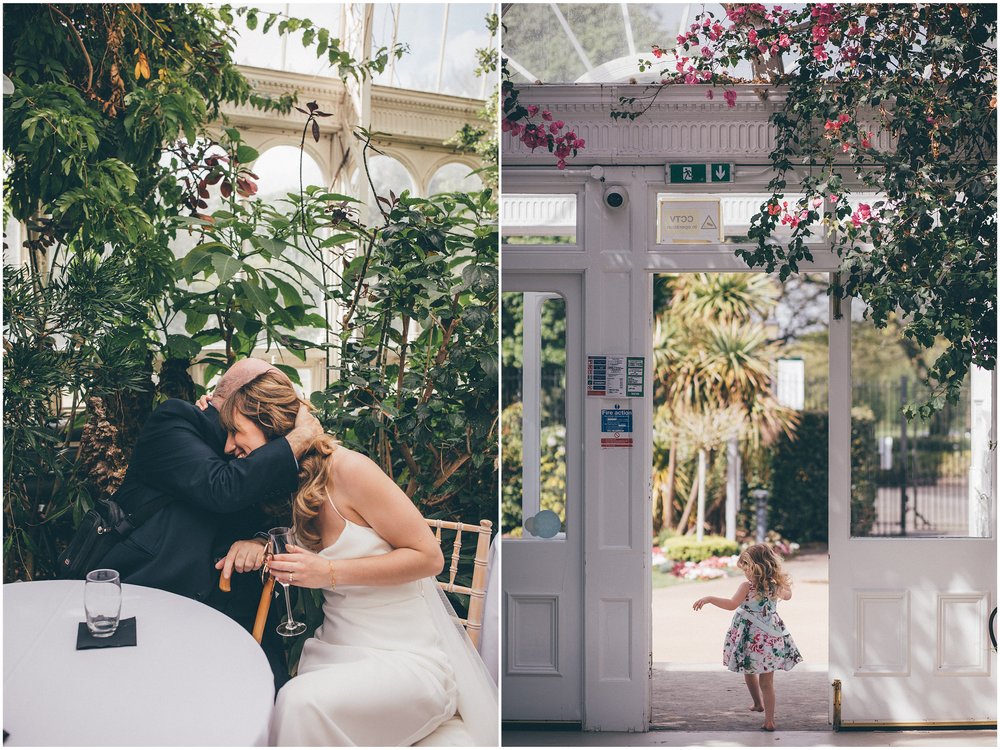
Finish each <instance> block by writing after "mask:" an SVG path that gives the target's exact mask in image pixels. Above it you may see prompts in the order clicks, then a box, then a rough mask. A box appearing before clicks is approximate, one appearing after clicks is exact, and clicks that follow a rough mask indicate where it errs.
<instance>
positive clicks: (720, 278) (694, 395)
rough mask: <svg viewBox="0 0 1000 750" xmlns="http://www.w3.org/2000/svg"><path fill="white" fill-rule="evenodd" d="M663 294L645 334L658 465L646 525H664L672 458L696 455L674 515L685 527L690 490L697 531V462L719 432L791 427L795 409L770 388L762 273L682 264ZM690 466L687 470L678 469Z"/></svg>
mask: <svg viewBox="0 0 1000 750" xmlns="http://www.w3.org/2000/svg"><path fill="white" fill-rule="evenodd" d="M661 283H662V284H664V286H665V289H664V291H665V292H666V295H667V297H668V299H669V302H668V304H667V306H666V307H665V309H663V310H662V311H661V312H660V313H659V314H658V316H657V320H656V328H655V334H654V367H655V383H656V397H657V400H658V402H659V403H660V404H661V406H660V407H659V408H658V410H657V413H656V415H655V417H654V441H655V443H656V448H657V450H656V453H657V454H658V456H659V458H660V461H659V463H658V465H659V466H660V467H662V465H663V460H662V459H663V456H664V454H666V455H667V456H669V458H668V461H667V467H666V470H665V472H664V471H663V470H662V469H661V470H660V471H659V472H658V473H659V475H660V476H659V477H658V478H659V479H660V481H658V482H657V483H656V484H657V488H658V489H660V492H658V493H655V495H656V496H655V499H654V527H658V528H657V530H659V528H662V526H664V525H665V526H667V527H668V528H670V527H671V526H672V521H673V503H674V489H675V487H674V485H675V476H676V474H677V466H678V460H679V459H680V458H681V456H684V457H685V460H689V457H693V456H694V455H697V457H698V464H699V471H698V473H697V477H696V478H695V479H693V481H692V486H691V489H690V492H689V495H688V501H687V503H686V504H685V508H684V510H683V512H682V514H681V518H680V520H679V523H678V526H677V528H678V530H679V531H682V532H684V531H687V523H688V520H689V518H690V514H691V509H692V504H693V502H694V499H695V498H697V499H698V508H699V514H698V517H699V523H698V525H697V528H696V531H697V533H698V534H699V536H700V535H701V533H702V522H703V515H704V503H705V490H706V487H705V484H706V480H705V470H704V467H705V464H706V462H707V458H708V454H709V452H711V451H714V450H715V449H716V448H717V447H718V446H720V445H721V444H723V443H724V442H726V441H727V440H736V439H740V438H743V439H744V440H745V441H746V442H747V444H748V447H758V446H760V445H761V444H765V445H766V444H769V443H771V442H772V441H773V440H774V439H775V438H777V436H778V435H780V434H781V433H786V434H789V435H791V434H792V433H793V432H794V429H795V425H796V424H797V414H796V413H795V412H794V411H792V410H790V409H786V408H784V407H782V406H781V405H780V404H779V403H778V402H777V400H776V399H775V397H774V394H773V393H772V391H771V364H770V363H771V359H772V356H771V355H772V354H773V351H772V347H771V346H770V345H769V343H768V335H767V329H766V327H765V323H764V321H765V320H766V319H767V317H768V316H769V315H770V313H771V311H772V310H773V309H774V306H775V305H776V304H777V300H778V293H779V289H778V287H777V285H776V284H774V282H773V281H772V280H771V279H769V278H768V277H767V276H766V275H764V274H743V273H730V274H686V275H678V276H668V277H664V278H663V281H662V282H661ZM685 473H689V472H685Z"/></svg>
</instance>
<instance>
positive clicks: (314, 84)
mask: <svg viewBox="0 0 1000 750" xmlns="http://www.w3.org/2000/svg"><path fill="white" fill-rule="evenodd" d="M239 69H240V72H241V73H243V75H244V76H245V77H246V79H247V80H248V81H249V82H250V85H251V87H253V89H254V91H256V92H257V93H259V94H266V95H270V96H274V97H278V96H281V95H282V94H285V93H289V92H294V93H296V94H297V95H298V106H300V107H303V108H305V104H306V102H310V101H315V102H316V104H317V105H318V106H319V109H320V111H322V112H329V113H330V114H331V115H333V116H332V117H328V118H323V119H322V122H321V126H322V128H323V130H324V131H326V132H327V133H329V132H331V131H337V132H339V131H342V130H344V129H345V128H346V127H347V123H350V122H354V121H356V120H357V113H356V112H355V110H354V105H353V104H352V102H351V99H350V97H349V96H348V93H347V88H346V87H345V86H344V84H343V82H342V81H341V80H340V79H339V78H329V77H326V76H305V75H303V74H301V73H292V72H289V71H285V70H270V69H268V68H254V67H250V66H246V65H240V66H239ZM222 111H223V113H224V114H225V115H226V116H227V117H228V118H229V121H230V122H231V123H232V124H233V125H235V126H236V127H241V128H243V127H252V128H255V129H259V130H264V131H268V132H286V133H291V134H295V135H296V136H298V137H301V135H302V127H303V125H304V124H305V119H304V117H305V116H304V115H303V114H302V113H301V112H298V111H297V110H295V109H293V110H291V111H290V112H289V113H288V114H286V115H283V114H280V113H278V112H271V111H267V110H261V109H256V108H255V107H253V106H251V105H250V104H244V105H242V106H233V105H231V104H226V105H224V106H223V108H222Z"/></svg>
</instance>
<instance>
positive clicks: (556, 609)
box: [502, 273, 584, 723]
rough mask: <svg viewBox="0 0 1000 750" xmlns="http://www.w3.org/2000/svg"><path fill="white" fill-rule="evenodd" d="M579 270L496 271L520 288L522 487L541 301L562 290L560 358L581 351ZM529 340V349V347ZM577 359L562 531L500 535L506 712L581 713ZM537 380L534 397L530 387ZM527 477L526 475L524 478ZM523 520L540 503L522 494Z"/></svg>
mask: <svg viewBox="0 0 1000 750" xmlns="http://www.w3.org/2000/svg"><path fill="white" fill-rule="evenodd" d="M581 285H582V277H581V276H580V275H576V274H559V273H552V274H549V273H541V274H531V275H520V274H507V275H505V276H504V287H503V291H504V294H508V293H522V294H523V311H524V321H523V327H524V334H525V335H524V340H525V341H526V344H525V346H524V352H523V357H524V359H523V373H524V374H523V378H524V380H523V389H524V398H523V404H524V408H523V414H524V418H523V422H522V424H523V429H522V435H523V450H524V454H523V464H524V466H523V476H522V487H525V488H527V487H528V486H529V485H531V483H532V481H534V482H535V484H536V485H537V482H538V472H539V466H538V461H539V438H540V436H539V425H538V398H537V391H538V387H539V383H538V382H537V378H538V375H539V370H540V367H539V361H538V342H537V340H536V342H535V345H534V347H533V346H532V344H531V342H530V339H531V338H532V331H534V332H535V333H536V334H537V331H538V328H539V322H540V321H539V315H540V307H541V305H540V304H539V303H540V302H543V301H544V300H546V299H551V298H555V297H561V298H562V299H563V300H564V304H565V318H566V337H565V355H566V362H567V364H570V363H575V362H580V361H581V360H582V349H581V346H582V337H581V329H582V320H583V314H582V302H581V299H582V289H581ZM532 349H534V351H533V352H532ZM583 387H584V384H583V376H582V372H581V368H579V367H573V366H568V367H567V368H566V389H565V393H566V398H565V425H566V433H565V445H566V452H565V456H566V458H565V461H566V502H565V531H564V532H560V533H557V534H555V535H553V536H548V535H546V536H533V535H532V534H531V533H530V532H528V531H527V530H526V531H525V532H524V534H523V536H522V537H520V538H510V537H505V538H504V539H503V542H502V543H503V575H502V580H503V659H502V679H503V705H502V716H503V718H504V720H515V721H546V722H571V723H576V722H580V721H582V719H583V664H582V661H583V660H582V650H583V643H584V632H583V619H584V618H583V565H582V562H583V533H582V526H583V524H582V518H583V516H582V512H581V503H580V496H581V491H580V489H581V488H580V481H581V464H582V455H581V452H580V450H577V449H575V448H576V447H578V446H580V445H581V443H582V437H581V434H582V433H581V430H582V425H581V419H580V407H581V405H582V401H583V396H582V394H583ZM531 389H535V396H534V397H533V396H532V395H531V394H529V392H528V391H529V390H531ZM532 477H534V480H532ZM524 494H525V496H526V497H525V500H524V505H523V514H524V517H525V518H524V520H525V521H527V520H528V518H529V517H531V516H533V515H534V514H536V513H537V512H538V511H539V508H538V507H537V506H538V498H537V489H536V490H535V497H534V503H532V500H531V499H530V498H529V497H527V496H528V495H530V494H532V491H531V490H528V489H526V491H525V493H524Z"/></svg>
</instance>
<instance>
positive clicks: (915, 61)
mask: <svg viewBox="0 0 1000 750" xmlns="http://www.w3.org/2000/svg"><path fill="white" fill-rule="evenodd" d="M726 7H727V11H726V16H725V18H719V19H717V18H715V16H714V15H713V14H712V13H711V12H707V13H702V14H700V15H699V16H698V17H697V18H696V19H695V20H694V23H693V24H692V25H691V27H690V28H689V29H688V30H686V31H685V32H684V33H682V34H680V35H679V36H678V37H677V39H676V45H675V44H673V43H671V44H665V45H662V46H660V45H653V55H654V56H655V57H664V55H666V56H667V57H668V59H669V61H670V63H669V66H668V67H666V68H664V69H663V70H662V71H661V75H662V77H663V80H664V83H663V84H659V85H657V86H655V87H653V88H652V89H651V90H650V93H649V94H647V95H645V96H642V97H630V98H627V99H622V102H621V103H622V110H621V111H619V112H616V113H614V115H613V116H615V117H616V118H619V119H621V118H624V119H629V120H634V119H635V118H636V117H639V116H641V114H642V113H643V112H644V111H645V110H646V109H648V107H649V106H650V105H651V103H652V101H654V100H655V98H656V96H657V95H658V94H659V92H660V91H662V90H663V88H665V87H666V86H670V85H675V84H682V85H695V86H703V87H704V88H705V90H706V91H705V93H706V97H707V98H709V99H711V98H713V96H714V94H713V88H712V87H716V86H720V85H721V86H723V87H726V90H725V92H724V97H725V99H726V101H727V103H728V105H729V106H731V107H732V106H735V104H736V101H737V98H738V97H739V96H745V95H746V89H741V90H739V91H738V90H737V89H736V88H732V86H733V84H735V83H753V84H755V85H756V87H755V88H754V89H753V91H754V92H757V93H758V94H759V95H761V96H766V95H767V91H768V89H769V88H771V87H774V88H776V89H777V90H778V91H780V92H781V94H782V99H781V102H782V103H781V105H780V107H779V108H778V110H777V111H776V112H775V113H774V114H773V115H772V116H771V124H772V126H773V127H774V130H775V148H774V151H772V153H771V163H772V166H773V168H774V176H773V178H772V179H771V181H770V183H769V186H768V189H769V190H770V191H771V192H772V194H771V196H770V197H768V198H767V199H766V200H765V201H764V203H763V204H762V205H761V207H760V212H759V213H757V214H756V215H755V216H753V217H752V220H751V227H750V230H749V231H748V237H749V239H750V240H751V242H752V243H753V246H752V247H749V248H747V247H739V248H736V249H735V252H736V254H737V255H739V256H740V257H742V258H743V259H744V260H746V261H747V262H748V263H749V264H750V265H751V266H752V267H755V268H763V269H766V270H767V271H769V272H771V271H777V272H778V273H779V274H780V276H781V278H782V279H785V278H786V277H788V276H789V275H790V274H792V273H795V272H797V271H798V269H799V266H800V264H802V263H803V262H805V261H809V260H812V254H811V251H810V248H809V245H808V244H807V242H808V240H809V238H810V237H812V236H813V235H814V234H816V233H817V232H821V233H823V234H824V235H825V236H827V237H829V239H830V241H831V244H832V247H833V249H834V251H835V252H837V253H838V254H839V255H840V257H841V258H842V259H843V264H842V269H843V274H842V276H841V277H840V278H839V280H837V281H835V283H834V284H833V285H832V287H831V289H830V292H831V293H832V294H837V295H844V294H846V295H851V296H856V297H858V298H860V299H861V300H863V302H864V303H865V306H866V307H865V314H866V315H867V316H868V317H870V318H871V319H872V321H874V323H875V325H876V326H877V327H879V328H883V327H885V326H886V322H887V319H888V318H889V317H890V316H891V315H893V314H895V313H896V312H897V311H899V312H900V313H901V316H902V333H903V335H904V336H906V337H907V338H908V339H910V340H911V341H912V342H914V343H915V344H917V345H918V346H919V347H921V348H923V349H929V348H930V347H932V346H933V345H934V344H935V342H938V343H940V344H941V349H940V351H939V352H938V353H937V354H936V357H935V359H934V361H933V363H932V364H931V365H930V367H929V368H928V371H927V374H926V382H927V383H928V384H930V385H931V386H932V390H931V392H930V394H929V396H928V397H927V398H926V399H925V400H924V401H923V402H922V403H918V404H910V405H908V406H907V407H906V413H907V415H908V416H909V417H911V418H912V417H913V416H916V415H919V416H921V417H927V416H929V415H931V414H932V413H934V412H936V411H938V410H940V409H941V408H942V406H943V405H944V403H945V402H946V401H947V402H950V403H957V401H958V399H959V394H960V390H961V384H962V382H963V381H964V380H965V377H966V375H967V373H968V371H969V367H970V366H971V365H978V366H980V367H984V368H986V369H993V368H994V367H995V366H996V342H997V339H996V332H997V310H996V287H997V266H996V231H997V230H996V215H997V207H996V205H997V204H996V142H997V138H996V54H995V51H994V50H995V44H996V42H995V40H996V28H997V16H996V7H995V6H993V5H963V4H955V3H931V4H921V5H915V4H910V3H900V4H864V3H863V4H849V3H818V4H815V3H813V4H807V5H805V6H803V7H802V8H798V9H787V8H786V9H784V10H782V9H781V8H774V9H768V8H765V7H764V6H763V5H761V4H757V3H753V4H733V5H729V6H726ZM791 54H795V55H796V56H797V57H796V60H795V68H794V70H793V71H791V72H788V73H786V72H785V64H784V57H785V56H787V55H791ZM741 61H744V62H749V63H750V64H751V67H752V69H753V78H752V79H751V80H740V79H737V78H734V77H733V74H732V72H733V69H734V67H735V66H736V65H737V64H738V63H740V62H741ZM665 62H667V61H665ZM741 92H742V93H741ZM845 162H848V164H849V165H848V166H845ZM849 177H852V178H853V179H854V180H855V181H856V182H859V183H860V184H861V185H862V186H863V187H864V189H865V190H869V191H873V192H875V193H877V194H878V196H879V197H878V199H877V200H875V201H873V202H871V203H864V202H860V201H858V200H857V199H855V200H854V202H853V203H852V199H851V192H852V191H851V190H850V189H849V187H848V182H849V179H848V178H849ZM788 191H792V192H794V193H795V194H802V197H801V198H800V199H798V200H797V201H795V202H793V203H791V204H790V202H789V200H788V199H787V195H786V194H787V192H788ZM781 230H788V231H789V233H788V234H787V235H784V234H779V232H780V231H781Z"/></svg>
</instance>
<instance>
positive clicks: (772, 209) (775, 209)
mask: <svg viewBox="0 0 1000 750" xmlns="http://www.w3.org/2000/svg"><path fill="white" fill-rule="evenodd" d="M767 212H768V213H769V214H771V216H777V215H778V214H780V213H781V206H779V205H778V204H777V203H768V204H767Z"/></svg>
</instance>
